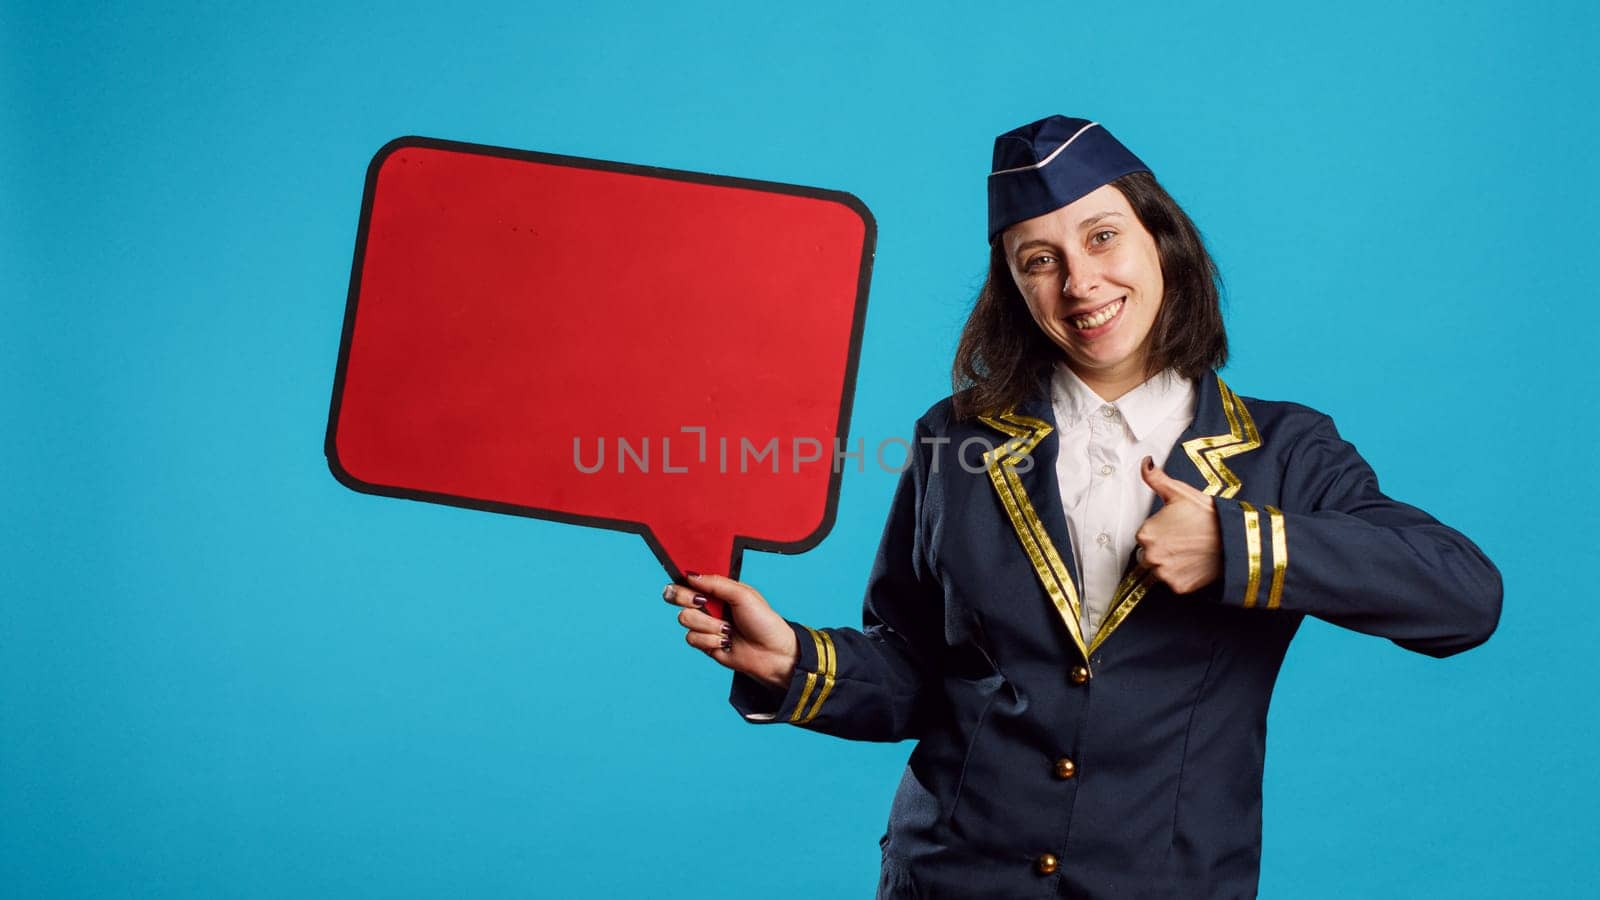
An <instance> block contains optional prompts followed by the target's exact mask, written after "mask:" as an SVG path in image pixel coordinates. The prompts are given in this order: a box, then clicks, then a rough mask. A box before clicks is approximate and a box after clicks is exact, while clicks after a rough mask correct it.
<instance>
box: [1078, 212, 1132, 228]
mask: <svg viewBox="0 0 1600 900" xmlns="http://www.w3.org/2000/svg"><path fill="white" fill-rule="evenodd" d="M1121 215H1122V213H1119V212H1117V211H1116V210H1106V211H1105V212H1102V213H1095V214H1094V215H1092V216H1090V217H1089V218H1087V219H1084V220H1083V221H1082V222H1079V223H1078V228H1079V229H1080V230H1081V229H1084V228H1088V227H1090V226H1091V225H1095V224H1097V223H1099V221H1100V220H1101V219H1107V218H1110V217H1112V216H1121Z"/></svg>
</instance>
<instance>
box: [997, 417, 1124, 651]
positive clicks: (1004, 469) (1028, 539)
mask: <svg viewBox="0 0 1600 900" xmlns="http://www.w3.org/2000/svg"><path fill="white" fill-rule="evenodd" d="M978 420H979V421H980V422H983V423H984V424H985V425H988V426H989V427H990V428H993V429H995V430H997V431H999V432H1002V433H1003V434H1006V435H1008V436H1009V437H1010V440H1008V441H1006V442H1005V443H1003V444H1001V445H1000V446H998V447H995V448H994V449H992V450H988V451H986V452H985V453H984V454H983V462H984V465H985V466H986V467H987V468H988V470H989V481H990V482H991V483H992V484H993V485H994V491H995V493H996V494H998V495H999V497H1000V505H1001V506H1003V507H1005V510H1006V515H1007V516H1009V517H1010V518H1011V527H1012V528H1013V529H1015V530H1016V532H1017V539H1018V540H1020V541H1022V549H1023V550H1024V551H1026V552H1027V554H1028V560H1029V562H1031V563H1033V570H1034V572H1035V573H1037V574H1038V576H1039V582H1040V583H1041V584H1043V585H1044V590H1045V593H1046V594H1048V595H1049V596H1050V602H1051V603H1053V604H1055V607H1056V612H1057V613H1058V614H1060V616H1061V621H1062V622H1063V623H1065V624H1066V626H1067V632H1068V633H1069V634H1071V635H1072V642H1073V643H1074V644H1076V645H1077V646H1078V651H1079V652H1080V653H1082V654H1083V661H1084V663H1085V664H1087V663H1088V662H1089V647H1088V645H1086V644H1085V643H1084V641H1083V629H1082V627H1081V626H1080V625H1079V619H1080V617H1081V612H1080V609H1081V607H1080V606H1079V603H1078V589H1077V587H1076V586H1074V585H1073V583H1072V573H1071V572H1069V571H1068V570H1067V565H1066V563H1065V562H1063V561H1062V559H1061V554H1060V553H1059V552H1057V550H1056V545H1055V542H1054V541H1052V540H1050V535H1049V533H1048V532H1046V531H1045V528H1044V523H1043V522H1042V521H1040V520H1039V513H1038V511H1037V510H1035V509H1034V507H1033V501H1032V500H1029V499H1028V492H1027V491H1026V490H1024V489H1023V487H1022V479H1021V478H1018V477H1017V471H1016V466H1017V464H1018V463H1019V462H1021V461H1022V460H1024V459H1026V458H1027V456H1028V454H1030V453H1032V452H1033V449H1034V448H1035V447H1037V446H1039V442H1040V441H1042V440H1044V438H1045V436H1046V435H1048V434H1049V433H1050V432H1051V430H1052V429H1051V427H1050V423H1048V422H1045V421H1043V420H1041V419H1035V418H1032V417H1030V416H1020V415H1017V414H1016V413H1015V412H1013V411H1011V410H1007V411H1006V412H1003V413H1001V414H1000V415H999V416H980V417H979V418H978ZM1097 643H1098V642H1097Z"/></svg>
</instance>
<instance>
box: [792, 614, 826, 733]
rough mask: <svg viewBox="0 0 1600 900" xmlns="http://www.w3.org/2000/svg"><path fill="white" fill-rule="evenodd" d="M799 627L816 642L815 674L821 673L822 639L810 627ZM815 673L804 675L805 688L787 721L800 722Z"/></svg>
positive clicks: (814, 679)
mask: <svg viewBox="0 0 1600 900" xmlns="http://www.w3.org/2000/svg"><path fill="white" fill-rule="evenodd" d="M800 627H801V628H804V629H805V630H806V631H807V633H809V634H810V635H811V639H812V640H813V641H816V642H817V672H821V671H822V668H823V661H822V638H820V637H817V632H816V629H814V628H812V627H811V626H809V625H802V626H800ZM817 672H807V673H806V686H805V687H804V688H802V689H801V691H800V702H799V703H796V704H795V705H794V712H793V713H792V714H791V715H790V716H789V721H791V722H795V723H799V722H800V721H801V719H800V716H801V715H802V714H803V713H804V712H805V708H806V701H807V700H809V699H810V698H811V691H812V689H813V688H815V687H816V686H817Z"/></svg>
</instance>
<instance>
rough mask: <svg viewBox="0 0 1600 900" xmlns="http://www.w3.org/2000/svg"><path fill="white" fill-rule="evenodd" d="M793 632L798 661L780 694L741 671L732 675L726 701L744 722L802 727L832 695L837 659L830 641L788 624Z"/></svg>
mask: <svg viewBox="0 0 1600 900" xmlns="http://www.w3.org/2000/svg"><path fill="white" fill-rule="evenodd" d="M789 627H790V628H793V629H794V638H795V643H796V645H797V646H798V647H799V649H800V658H799V659H798V660H797V661H796V662H795V667H794V673H793V674H792V675H790V676H789V684H788V687H787V689H786V690H784V691H783V692H782V693H781V695H780V692H779V691H777V690H774V689H773V688H771V687H768V686H767V685H765V684H763V683H761V682H760V681H757V680H756V679H754V678H751V677H750V676H748V675H745V674H743V673H740V672H735V673H733V687H732V689H731V690H730V692H729V694H728V702H729V703H730V704H732V706H733V708H734V709H736V710H738V712H739V714H740V715H741V716H743V717H744V719H745V721H747V722H755V723H758V724H765V723H769V722H792V723H794V724H797V725H804V724H806V723H808V722H810V721H811V720H812V719H814V718H816V715H817V713H818V712H820V711H821V709H822V704H823V703H824V702H826V701H827V697H828V695H829V694H831V693H832V692H833V684H834V673H835V671H836V660H835V659H834V653H833V639H832V638H831V637H829V636H828V635H827V634H826V633H825V632H823V631H819V630H816V629H812V628H808V627H806V626H804V625H801V624H800V623H798V622H789Z"/></svg>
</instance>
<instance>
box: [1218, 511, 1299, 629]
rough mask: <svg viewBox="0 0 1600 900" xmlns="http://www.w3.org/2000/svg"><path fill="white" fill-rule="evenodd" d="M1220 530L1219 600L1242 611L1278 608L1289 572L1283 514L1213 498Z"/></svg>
mask: <svg viewBox="0 0 1600 900" xmlns="http://www.w3.org/2000/svg"><path fill="white" fill-rule="evenodd" d="M1213 502H1214V503H1215V504H1216V509H1217V524H1218V525H1219V526H1221V530H1222V579H1221V582H1222V589H1221V591H1220V598H1219V599H1220V600H1221V602H1223V603H1226V604H1229V605H1231V606H1239V607H1243V608H1245V609H1277V608H1278V603H1279V600H1280V599H1281V597H1282V595H1283V579H1284V575H1285V573H1286V571H1287V569H1288V562H1289V560H1288V545H1287V539H1286V529H1285V527H1284V519H1283V511H1282V510H1280V509H1278V508H1277V507H1275V506H1256V505H1255V504H1253V503H1249V502H1247V501H1244V500H1232V499H1223V498H1220V497H1219V498H1215V499H1214V500H1213Z"/></svg>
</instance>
